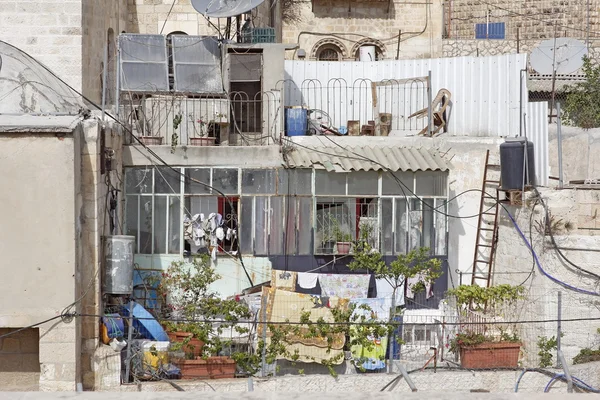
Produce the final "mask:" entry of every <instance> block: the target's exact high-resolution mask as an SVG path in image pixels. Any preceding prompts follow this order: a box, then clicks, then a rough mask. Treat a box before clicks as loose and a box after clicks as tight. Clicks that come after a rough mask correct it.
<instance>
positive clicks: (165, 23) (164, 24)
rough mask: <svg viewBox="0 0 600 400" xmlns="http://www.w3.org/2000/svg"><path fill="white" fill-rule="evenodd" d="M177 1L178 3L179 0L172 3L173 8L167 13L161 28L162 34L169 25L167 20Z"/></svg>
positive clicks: (160, 33)
mask: <svg viewBox="0 0 600 400" xmlns="http://www.w3.org/2000/svg"><path fill="white" fill-rule="evenodd" d="M175 3H177V0H173V3H172V4H171V8H169V12H168V13H167V16H166V17H165V22H164V23H163V26H162V28H160V32H159V35H162V33H163V30H164V29H165V26H166V25H167V21H168V20H169V16H171V11H173V7H175Z"/></svg>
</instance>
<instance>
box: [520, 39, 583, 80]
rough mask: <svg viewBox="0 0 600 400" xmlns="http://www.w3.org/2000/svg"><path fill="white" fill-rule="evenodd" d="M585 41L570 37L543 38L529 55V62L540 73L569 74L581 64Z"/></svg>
mask: <svg viewBox="0 0 600 400" xmlns="http://www.w3.org/2000/svg"><path fill="white" fill-rule="evenodd" d="M587 53H588V51H587V46H586V45H585V43H583V42H580V41H579V40H576V39H571V38H556V40H555V39H548V40H544V41H543V42H542V43H540V44H539V46H537V47H536V48H535V49H533V51H532V52H531V55H530V56H529V63H530V64H531V66H532V67H533V69H535V70H536V71H537V73H538V74H540V75H552V74H554V71H556V73H557V74H571V73H573V72H575V71H577V70H578V69H579V68H581V66H582V65H583V56H585V55H587Z"/></svg>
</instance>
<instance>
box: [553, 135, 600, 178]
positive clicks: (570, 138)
mask: <svg viewBox="0 0 600 400" xmlns="http://www.w3.org/2000/svg"><path fill="white" fill-rule="evenodd" d="M597 151H600V129H597V128H596V129H582V128H577V127H573V126H564V125H563V126H562V153H563V157H562V164H563V180H564V183H565V184H567V183H569V181H572V180H585V179H600V160H599V159H598V157H596V155H597V154H598V153H597ZM548 156H549V157H548V158H549V165H550V175H551V176H554V177H558V176H559V172H558V141H557V130H556V124H551V125H550V126H549V127H548ZM551 182H552V181H551ZM556 183H557V182H556V181H554V184H556Z"/></svg>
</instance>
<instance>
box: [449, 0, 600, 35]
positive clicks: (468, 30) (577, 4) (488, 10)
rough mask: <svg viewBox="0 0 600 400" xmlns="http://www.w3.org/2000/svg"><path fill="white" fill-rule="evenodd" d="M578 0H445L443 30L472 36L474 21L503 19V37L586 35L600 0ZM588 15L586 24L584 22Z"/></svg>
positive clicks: (595, 25)
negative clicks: (504, 31) (504, 35)
mask: <svg viewBox="0 0 600 400" xmlns="http://www.w3.org/2000/svg"><path fill="white" fill-rule="evenodd" d="M589 3H590V4H589V13H588V8H587V2H585V1H578V0H562V1H554V0H529V1H520V0H510V1H501V0H490V1H485V2H483V1H479V0H451V1H450V0H447V1H446V2H445V7H444V8H445V10H444V11H445V15H446V27H445V28H446V29H445V30H446V33H447V36H448V37H449V38H451V39H474V38H475V24H477V23H486V22H487V21H489V22H490V23H492V22H504V23H505V29H506V39H516V38H517V30H518V31H519V37H520V38H521V39H548V38H552V37H554V32H555V29H556V33H557V35H558V36H559V37H563V36H568V37H576V38H586V37H587V30H588V29H589V30H590V31H592V34H591V36H594V35H595V34H594V32H597V31H598V30H599V28H600V2H599V1H598V0H591V1H590V2H589ZM588 15H589V28H588V25H587V21H588Z"/></svg>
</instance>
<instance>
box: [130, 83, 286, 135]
mask: <svg viewBox="0 0 600 400" xmlns="http://www.w3.org/2000/svg"><path fill="white" fill-rule="evenodd" d="M121 104H122V105H121V107H120V110H119V119H120V121H121V122H122V123H123V124H124V125H125V127H126V129H127V130H129V131H131V133H132V134H133V135H135V136H136V137H137V138H138V139H139V140H141V141H142V142H144V143H145V144H150V145H169V146H171V145H184V146H185V145H188V146H189V145H199V146H207V145H234V146H259V145H269V144H275V143H278V142H279V138H280V135H281V134H282V131H283V114H282V112H281V95H280V92H278V91H267V92H258V93H256V94H249V93H245V92H231V93H229V96H227V97H220V96H214V97H201V98H194V97H187V96H183V95H176V94H173V95H145V94H144V95H130V96H129V97H128V98H127V99H125V100H124V101H122V103H121ZM136 143H137V141H136V140H135V139H133V138H129V142H128V144H136Z"/></svg>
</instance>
